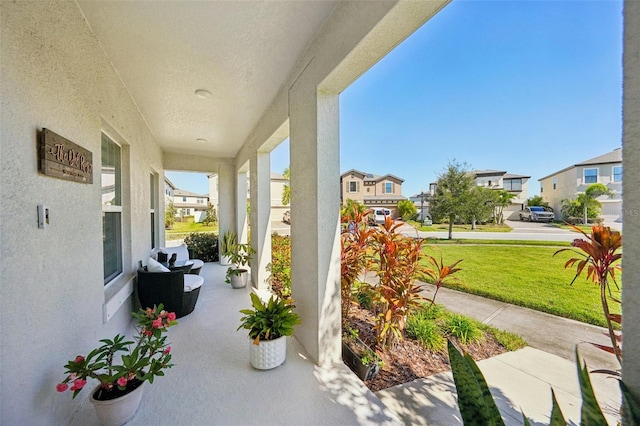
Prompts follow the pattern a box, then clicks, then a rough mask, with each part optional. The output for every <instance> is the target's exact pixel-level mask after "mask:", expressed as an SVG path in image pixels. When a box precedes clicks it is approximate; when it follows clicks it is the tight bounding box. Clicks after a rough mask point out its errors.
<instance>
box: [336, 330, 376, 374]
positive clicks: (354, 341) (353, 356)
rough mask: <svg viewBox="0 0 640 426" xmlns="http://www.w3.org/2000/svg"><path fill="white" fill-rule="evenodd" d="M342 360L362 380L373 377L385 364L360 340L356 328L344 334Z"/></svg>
mask: <svg viewBox="0 0 640 426" xmlns="http://www.w3.org/2000/svg"><path fill="white" fill-rule="evenodd" d="M342 360H343V361H344V363H345V364H346V365H347V366H348V367H349V368H350V369H351V371H353V372H354V373H356V375H357V376H358V377H359V378H360V380H362V381H365V380H371V379H373V378H374V377H375V376H376V375H377V374H378V372H379V371H380V368H382V366H383V364H384V362H383V361H382V358H380V357H379V356H378V354H377V353H375V352H374V351H373V350H372V349H371V348H370V347H369V346H368V345H367V344H366V343H364V342H363V341H362V340H360V338H359V337H358V330H356V329H349V332H348V333H345V334H344V335H343V336H342Z"/></svg>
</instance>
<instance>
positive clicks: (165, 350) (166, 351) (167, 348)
mask: <svg viewBox="0 0 640 426" xmlns="http://www.w3.org/2000/svg"><path fill="white" fill-rule="evenodd" d="M169 352H171V346H167V347H166V348H165V349H164V353H165V354H168V353H169Z"/></svg>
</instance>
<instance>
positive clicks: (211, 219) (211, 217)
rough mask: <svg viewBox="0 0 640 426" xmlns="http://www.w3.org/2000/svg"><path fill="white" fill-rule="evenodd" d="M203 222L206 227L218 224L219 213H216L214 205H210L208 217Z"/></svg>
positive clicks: (207, 212)
mask: <svg viewBox="0 0 640 426" xmlns="http://www.w3.org/2000/svg"><path fill="white" fill-rule="evenodd" d="M202 222H203V223H204V224H205V225H209V224H211V223H217V222H218V212H217V211H216V208H215V206H214V205H213V204H211V203H209V205H208V206H207V211H206V215H205V217H204V220H203V221H202Z"/></svg>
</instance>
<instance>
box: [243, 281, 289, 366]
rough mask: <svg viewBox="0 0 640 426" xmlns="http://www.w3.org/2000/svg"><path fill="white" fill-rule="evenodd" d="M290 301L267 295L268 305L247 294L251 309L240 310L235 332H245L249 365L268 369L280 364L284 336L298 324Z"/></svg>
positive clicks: (285, 354)
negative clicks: (248, 344) (249, 356)
mask: <svg viewBox="0 0 640 426" xmlns="http://www.w3.org/2000/svg"><path fill="white" fill-rule="evenodd" d="M293 303H294V302H293V300H292V299H288V300H285V299H279V298H277V297H275V296H271V297H270V298H269V301H268V302H266V303H265V302H263V301H262V300H260V298H259V297H258V295H257V294H255V293H251V304H252V305H253V309H242V310H240V312H241V313H242V314H244V316H243V317H242V318H240V326H239V327H238V330H240V329H241V328H244V329H246V330H249V339H250V341H251V349H250V351H251V365H252V366H253V367H254V368H257V369H259V370H268V369H272V368H275V367H278V366H279V365H281V364H282V363H283V362H284V361H285V359H286V357H287V340H286V338H287V336H291V335H292V334H293V326H295V325H296V324H300V316H299V315H298V314H296V313H295V312H293V308H295V306H294V305H293Z"/></svg>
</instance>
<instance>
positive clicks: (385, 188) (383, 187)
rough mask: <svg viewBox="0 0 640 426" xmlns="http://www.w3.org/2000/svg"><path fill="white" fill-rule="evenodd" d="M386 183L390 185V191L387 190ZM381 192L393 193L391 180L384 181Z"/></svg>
mask: <svg viewBox="0 0 640 426" xmlns="http://www.w3.org/2000/svg"><path fill="white" fill-rule="evenodd" d="M387 185H391V191H387ZM382 193H383V194H393V182H385V183H384V185H383V186H382Z"/></svg>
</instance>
